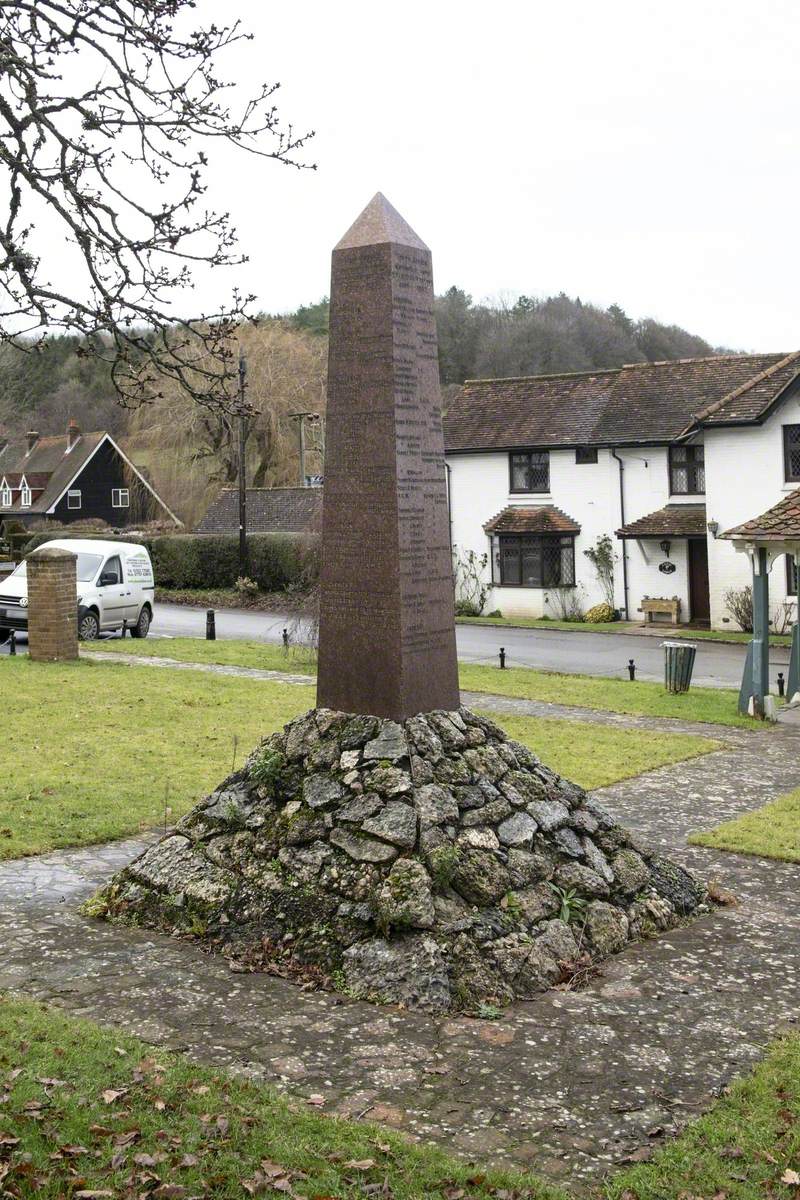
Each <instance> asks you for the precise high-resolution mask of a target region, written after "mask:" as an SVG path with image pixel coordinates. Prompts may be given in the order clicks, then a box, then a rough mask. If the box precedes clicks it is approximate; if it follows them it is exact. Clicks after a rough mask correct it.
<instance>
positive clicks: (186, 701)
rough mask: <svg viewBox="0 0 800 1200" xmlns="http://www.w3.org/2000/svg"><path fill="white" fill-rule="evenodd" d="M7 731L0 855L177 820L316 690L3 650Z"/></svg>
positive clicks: (0, 753)
mask: <svg viewBox="0 0 800 1200" xmlns="http://www.w3.org/2000/svg"><path fill="white" fill-rule="evenodd" d="M2 674H3V682H4V687H5V694H6V695H7V696H8V697H13V703H14V724H13V731H9V735H8V736H7V737H5V738H4V739H3V743H2V749H0V781H1V782H0V859H2V858H15V857H18V856H19V855H22V854H39V853H42V852H43V851H45V850H51V849H53V848H55V847H59V846H79V845H87V844H89V843H92V842H102V841H107V840H110V839H111V838H118V837H124V836H126V835H128V834H133V833H136V832H138V831H139V830H140V829H142V828H144V827H149V826H152V825H158V824H159V823H160V822H162V821H163V820H164V806H165V792H166V789H167V787H168V788H169V791H168V795H167V796H166V801H167V804H168V806H169V808H170V809H171V814H169V819H170V820H171V821H172V820H175V819H177V817H179V816H180V815H181V814H182V813H183V812H185V811H186V810H187V809H189V808H190V807H191V806H192V805H193V804H194V803H196V802H197V800H199V799H200V798H201V797H202V796H204V795H206V794H207V793H208V792H209V791H210V790H211V789H212V788H213V787H215V786H216V785H217V784H218V783H219V782H220V780H221V779H222V778H223V777H224V776H225V775H227V774H228V772H229V771H230V769H231V763H232V761H233V758H234V743H233V738H234V735H235V736H236V738H237V747H236V750H235V755H236V761H237V763H239V764H241V762H242V761H243V758H244V756H245V755H246V754H248V753H249V752H250V750H251V749H252V747H253V746H254V745H255V743H256V742H257V741H258V739H259V738H261V737H262V736H263V735H264V734H266V733H269V732H271V731H272V730H273V729H277V728H280V726H281V725H283V724H284V723H285V722H286V721H288V720H290V719H291V718H292V717H294V716H296V715H297V714H298V713H301V712H304V711H305V710H306V709H307V708H310V707H311V706H312V705H313V703H314V690H313V688H311V687H303V686H299V685H292V684H275V683H266V682H264V681H262V680H257V679H237V678H229V677H225V676H215V677H214V678H213V680H212V679H211V678H210V677H209V676H208V675H202V674H199V673H197V674H195V673H194V672H189V671H168V670H159V671H155V670H153V669H152V668H151V667H127V666H123V665H122V664H120V665H119V666H117V664H116V663H104V662H90V661H86V660H83V661H81V662H77V663H32V662H31V661H30V660H29V659H28V658H27V657H25V658H22V657H20V658H16V659H14V658H5V659H3V664H2Z"/></svg>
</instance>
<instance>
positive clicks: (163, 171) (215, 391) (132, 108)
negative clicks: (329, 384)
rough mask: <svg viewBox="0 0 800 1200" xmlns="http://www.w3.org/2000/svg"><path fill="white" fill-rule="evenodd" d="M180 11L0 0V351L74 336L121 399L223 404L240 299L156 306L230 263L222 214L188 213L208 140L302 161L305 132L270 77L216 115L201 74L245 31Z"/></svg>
mask: <svg viewBox="0 0 800 1200" xmlns="http://www.w3.org/2000/svg"><path fill="white" fill-rule="evenodd" d="M193 8H194V3H193V0H0V178H4V180H5V182H6V184H7V187H6V188H5V189H4V194H6V195H7V197H8V200H7V206H6V208H5V213H3V210H2V207H0V341H5V342H13V343H14V344H16V345H18V346H23V348H26V349H29V350H35V348H36V346H37V345H38V344H39V340H38V339H40V338H41V337H42V336H46V335H47V334H48V333H49V332H53V331H59V332H62V331H63V332H68V333H73V334H78V335H80V336H81V337H82V338H83V339H84V341H83V343H82V344H83V347H84V352H85V353H87V354H93V355H97V356H99V357H101V358H104V359H106V360H107V361H108V362H109V363H110V364H111V377H112V380H113V383H114V386H115V388H116V390H117V393H118V395H119V398H120V399H121V401H122V402H123V403H124V404H127V405H129V406H138V405H140V404H142V403H146V402H147V401H149V400H152V399H154V398H157V397H158V396H160V395H161V394H162V393H163V389H164V386H165V385H166V384H170V385H174V384H176V383H177V384H178V385H179V386H180V387H181V388H183V389H185V391H186V393H187V394H188V395H189V396H191V397H192V398H193V399H194V400H196V401H199V402H200V403H201V404H203V405H204V406H206V407H207V408H209V409H212V410H215V411H219V412H231V411H233V410H235V408H236V404H237V362H236V347H235V343H234V336H233V335H234V334H235V333H236V332H237V330H238V328H239V326H240V324H241V322H242V321H243V320H244V319H245V318H246V316H247V306H248V304H249V303H250V302H251V301H252V299H253V297H250V296H241V295H240V294H239V292H238V291H237V290H236V289H235V288H234V289H233V291H232V295H231V299H230V301H229V302H227V303H225V304H220V305H219V306H218V307H217V308H216V309H215V310H214V311H210V312H199V313H194V314H191V315H189V316H187V315H182V316H176V313H175V311H174V303H175V296H176V294H179V293H180V292H181V291H182V290H185V289H187V288H189V287H190V286H191V284H192V269H193V267H195V266H197V265H198V264H202V265H205V266H208V267H214V268H216V267H223V266H235V265H237V264H241V263H244V262H246V261H247V258H246V256H245V255H243V254H241V253H240V252H239V250H238V248H237V242H236V233H235V230H234V228H233V226H232V224H231V220H230V214H229V213H224V212H223V213H218V212H214V211H212V210H210V209H208V208H207V207H205V200H204V197H205V194H206V183H205V178H206V173H207V170H208V166H209V163H208V156H207V151H208V147H209V145H210V144H213V143H214V142H215V141H216V142H224V143H227V144H229V145H232V146H234V147H236V148H238V149H241V150H245V151H247V152H249V153H252V154H255V155H259V156H260V157H263V158H270V159H274V160H275V161H276V162H279V163H282V164H284V165H288V166H293V167H298V168H303V167H307V166H310V164H306V163H304V162H303V151H304V149H305V146H306V143H307V142H308V140H309V138H311V137H313V133H305V134H296V133H295V132H294V130H293V129H292V126H291V125H288V126H286V127H284V126H282V125H281V123H280V120H279V117H278V113H277V109H276V108H275V105H274V96H275V92H276V91H277V88H278V87H279V86H280V85H279V84H277V83H272V84H264V85H262V87H261V89H260V91H259V92H258V93H257V94H256V95H255V96H251V97H249V98H247V99H246V100H244V102H243V103H241V104H240V106H239V107H238V109H237V110H236V111H234V109H233V95H234V89H233V85H232V84H230V83H227V82H224V81H223V80H222V79H221V78H220V77H219V76H218V74H217V67H218V64H219V61H220V58H221V57H222V56H223V55H224V54H225V52H226V51H228V50H229V49H230V48H231V47H234V46H236V45H237V43H240V42H242V41H243V40H247V39H249V38H250V36H251V35H248V34H247V33H245V32H244V31H243V30H242V29H241V27H240V25H239V23H238V22H237V23H235V24H233V25H221V26H220V25H216V24H213V23H212V24H210V25H207V26H205V27H200V28H190V27H189V26H188V24H187V20H188V18H189V16H190V14H191V12H192V10H193ZM76 81H77V83H76ZM312 169H313V168H312ZM40 222H41V226H42V228H40ZM54 227H55V228H57V229H58V235H57V237H58V241H57V244H56V245H55V246H54V245H53V244H52V234H51V235H50V238H48V239H47V240H45V239H46V237H47V234H46V231H50V230H52V229H53V228H54ZM65 247H66V252H65ZM53 263H57V264H58V265H59V267H61V268H62V270H61V273H60V275H59V279H58V281H57V282H55V283H54V282H53V280H52V278H51V274H50V273H51V271H52V266H51V264H53ZM65 263H66V264H68V272H67V273H68V276H69V279H68V283H65V282H64V274H65V271H64V264H65ZM31 335H33V338H32V337H31Z"/></svg>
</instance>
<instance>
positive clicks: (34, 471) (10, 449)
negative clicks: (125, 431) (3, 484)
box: [0, 430, 106, 513]
mask: <svg viewBox="0 0 800 1200" xmlns="http://www.w3.org/2000/svg"><path fill="white" fill-rule="evenodd" d="M104 437H106V434H105V432H103V431H102V430H100V431H98V432H96V433H84V434H82V435H81V437H80V438H79V440H78V441H77V442H76V443H75V445H74V446H73V447H72V449H71V450H70V451H69V453H67V444H68V443H67V436H66V434H62V435H61V436H60V437H44V438H39V440H38V441H37V442H36V444H35V446H34V447H33V450H32V451H31V452H30V454H29V453H28V443H27V440H26V439H25V438H21V439H18V440H16V439H15V440H14V441H10V442H8V443H7V444H6V445H5V446H3V447H2V449H0V479H2V478H3V476H4V475H5V477H6V479H7V480H8V482H9V484H11V485H12V486H13V487H18V486H19V484H20V482H21V480H22V476H23V475H24V476H25V479H26V481H27V483H28V484H29V485H30V487H31V488H32V489H33V490H34V491H37V490H39V489H42V490H41V493H40V494H39V495H38V496H36V497H35V498H34V501H33V504H31V505H30V507H28V508H26V509H25V510H24V511H25V512H26V513H46V512H47V510H48V508H50V506H51V505H52V504H53V503H54V502H55V501H56V500H57V499H58V497H59V496H60V494H61V492H63V490H64V488H65V487H67V486H68V485H69V484H70V483H71V482H72V480H73V479H74V478H75V476H76V475H77V474H78V473H79V472H80V471H81V470H82V469H83V467H84V466H85V465H86V463H87V461H88V460H89V459H90V458H91V456H92V454H93V453H94V451H95V450H96V449H97V447H98V446H99V445H100V443H101V442H102V440H103V438H104ZM12 477H13V483H12ZM34 481H35V482H34ZM12 509H19V496H15V497H14V504H13V505H12ZM4 511H11V510H8V509H6V510H4Z"/></svg>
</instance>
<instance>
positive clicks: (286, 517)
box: [195, 487, 322, 533]
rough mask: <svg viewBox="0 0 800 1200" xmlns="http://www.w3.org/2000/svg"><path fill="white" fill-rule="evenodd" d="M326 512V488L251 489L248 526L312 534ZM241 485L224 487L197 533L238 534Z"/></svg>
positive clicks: (256, 530) (264, 530)
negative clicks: (323, 511) (323, 506)
mask: <svg viewBox="0 0 800 1200" xmlns="http://www.w3.org/2000/svg"><path fill="white" fill-rule="evenodd" d="M321 513H322V488H320V487H296V488H248V489H247V528H248V531H249V532H250V533H308V532H309V531H310V530H313V529H315V528H317V525H318V523H319V519H320V515H321ZM238 531H239V491H238V488H223V490H222V491H221V492H220V494H219V496H218V497H217V499H216V500H215V501H214V503H213V504H212V505H211V507H210V508H209V509H208V511H207V512H206V514H205V516H204V517H203V519H202V521H201V522H200V524H199V525H198V526H197V528H196V530H195V532H196V533H238Z"/></svg>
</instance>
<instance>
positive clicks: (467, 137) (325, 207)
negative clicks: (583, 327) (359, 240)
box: [198, 0, 800, 350]
mask: <svg viewBox="0 0 800 1200" xmlns="http://www.w3.org/2000/svg"><path fill="white" fill-rule="evenodd" d="M220 8H221V6H220V4H219V0H199V2H198V12H199V13H202V14H203V15H204V16H211V17H213V19H216V20H219V19H220V15H221V14H220ZM224 12H225V15H226V17H228V18H229V17H231V16H234V15H239V16H241V17H242V19H243V20H244V21H245V22H246V24H247V25H248V26H249V27H250V28H251V29H252V31H253V32H254V33H255V35H256V40H255V42H254V43H251V44H250V45H249V46H247V47H246V48H242V49H241V50H239V51H237V52H236V54H235V56H232V62H233V64H234V66H235V70H234V73H235V74H239V75H240V77H241V79H242V80H243V81H244V82H246V81H247V80H248V79H249V80H253V81H254V80H256V79H260V78H262V77H263V78H268V79H279V80H280V81H281V83H282V85H283V86H282V88H281V91H280V93H279V103H280V107H281V110H282V113H283V115H284V117H286V118H290V119H291V120H292V121H293V122H294V124H295V125H296V126H297V127H301V126H307V127H312V128H314V129H316V131H317V136H316V138H315V140H314V141H313V142H312V143H311V146H310V149H309V152H308V153H309V159H313V160H315V161H316V162H317V163H318V168H319V169H318V170H317V171H316V172H315V173H311V172H303V173H298V172H293V171H291V170H289V169H287V168H285V167H280V166H277V165H275V164H273V163H270V162H264V161H262V160H259V159H257V158H247V157H243V156H236V157H233V156H231V157H229V155H228V152H227V151H225V152H220V151H216V152H215V154H214V157H213V158H212V161H213V162H214V163H215V164H217V165H218V170H217V171H216V172H215V178H214V185H213V191H214V199H215V200H216V201H217V202H218V203H219V204H223V205H225V206H226V207H228V208H229V209H230V210H231V212H232V214H233V216H234V218H235V220H236V222H237V224H238V227H239V231H240V234H241V236H242V240H243V242H244V244H245V247H246V249H247V250H248V252H249V253H250V255H251V259H252V262H251V264H250V265H249V266H248V267H247V268H246V278H245V283H246V285H247V287H249V288H250V289H251V290H252V291H254V292H255V293H257V295H258V297H259V302H260V304H261V306H262V307H263V308H265V309H267V310H269V311H285V310H287V309H290V308H293V307H295V306H296V305H298V304H299V303H302V302H308V301H312V300H314V299H316V298H319V297H320V296H321V295H323V294H325V293H326V292H327V290H328V276H329V265H330V250H331V247H332V246H333V244H334V243H335V242H336V241H337V240H338V238H339V237H340V236H341V234H342V233H343V232H344V231H345V229H346V228H347V226H348V225H349V224H350V223H351V221H352V220H353V219H354V218H355V216H356V215H357V214H358V212H360V210H361V209H362V208H363V207H364V205H365V204H366V203H367V201H368V200H369V199H370V198H371V196H372V195H373V194H374V192H376V191H378V190H380V191H383V192H384V193H385V194H386V195H387V197H388V198H389V199H390V200H391V202H392V203H393V204H394V205H395V207H396V208H398V209H399V210H400V211H401V213H402V214H403V215H404V216H405V217H406V219H407V220H408V221H409V223H410V224H411V225H412V226H413V227H414V228H415V229H416V230H417V232H418V233H419V234H420V236H421V237H423V238H424V239H425V241H426V242H427V243H428V245H429V246H430V247H431V249H432V251H433V261H434V272H435V281H436V288H437V291H443V290H444V289H445V288H447V287H449V286H450V285H452V284H457V285H458V286H460V287H463V288H465V289H466V290H467V291H469V292H470V293H472V295H473V296H474V297H475V298H476V299H478V298H482V297H486V296H497V295H498V294H501V293H505V294H511V295H516V294H517V293H520V292H525V293H527V294H529V295H547V294H551V293H554V292H559V291H564V292H567V293H568V294H570V295H579V296H580V297H581V298H582V299H584V300H591V301H595V302H597V303H599V304H603V305H606V304H609V303H611V302H613V301H616V302H617V303H619V304H621V305H622V306H623V307H624V308H625V309H626V310H627V311H628V312H629V314H631V315H632V316H653V317H656V318H658V319H659V320H662V321H667V322H675V323H677V324H681V325H683V326H685V327H686V328H688V329H690V330H691V331H692V332H694V333H698V334H701V335H702V336H704V337H706V338H707V339H708V340H709V341H711V342H712V343H714V344H716V345H727V346H731V347H735V348H737V349H747V350H750V349H753V350H756V349H757V350H789V349H794V348H797V347H798V346H800V328H798V319H797V302H796V291H797V288H798V284H797V280H796V276H797V224H798V222H797V209H798V196H800V152H799V147H798V141H799V138H798V132H799V131H800V120H799V119H798V118H799V117H800V113H799V112H798V108H799V104H800V101H799V99H798V98H799V97H800V82H798V74H799V73H800V72H799V71H798V61H800V5H798V4H797V3H796V2H791V0H761V2H760V3H757V2H756V0H751V2H749V3H748V2H743V0H726V2H724V3H723V2H717V0H670V3H669V4H658V5H656V4H653V3H651V2H649V0H605V2H604V3H599V2H598V0H566V2H564V0H555V2H554V0H547V2H544V0H527V2H526V0H495V2H494V3H488V4H487V3H486V0H481V2H480V3H478V2H475V0H458V2H456V0H426V2H422V0H405V2H403V3H396V4H380V3H375V2H374V0H373V2H371V3H368V2H366V0H338V2H337V3H336V4H331V3H329V2H323V0H306V2H305V3H303V4H274V3H266V2H264V0H226V3H225V5H224ZM215 282H216V283H217V284H219V283H220V282H221V277H220V276H219V275H218V274H217V275H215ZM201 294H202V293H201Z"/></svg>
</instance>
